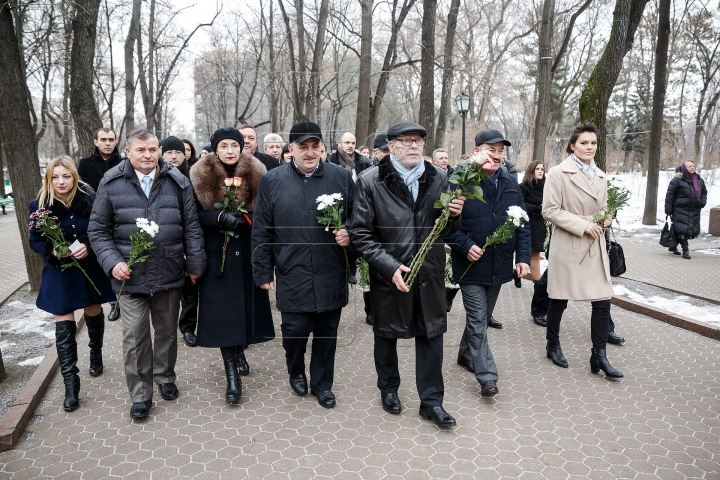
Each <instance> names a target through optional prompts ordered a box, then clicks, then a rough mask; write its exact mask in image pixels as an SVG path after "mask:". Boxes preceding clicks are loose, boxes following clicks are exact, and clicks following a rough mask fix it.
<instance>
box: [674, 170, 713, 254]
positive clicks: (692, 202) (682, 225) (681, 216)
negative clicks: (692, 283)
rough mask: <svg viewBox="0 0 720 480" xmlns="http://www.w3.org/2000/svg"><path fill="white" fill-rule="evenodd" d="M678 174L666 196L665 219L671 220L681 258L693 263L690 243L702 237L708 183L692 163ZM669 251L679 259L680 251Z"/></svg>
mask: <svg viewBox="0 0 720 480" xmlns="http://www.w3.org/2000/svg"><path fill="white" fill-rule="evenodd" d="M675 171H676V173H675V177H674V178H673V179H672V180H670V185H668V189H667V193H666V195H665V215H669V216H670V218H671V219H672V222H673V228H674V229H675V236H676V237H677V239H678V243H679V244H680V246H682V257H683V258H686V259H688V260H690V247H689V245H688V240H692V239H693V238H695V237H697V236H698V235H700V211H701V210H702V209H703V208H705V204H706V203H707V189H706V188H705V181H704V180H703V179H702V178H700V175H698V174H697V173H696V172H695V162H693V161H692V160H685V162H683V164H682V165H680V166H679V167H678V168H677V169H676V170H675ZM669 250H670V251H671V252H672V253H674V254H675V255H680V252H678V249H677V247H673V248H670V249H669Z"/></svg>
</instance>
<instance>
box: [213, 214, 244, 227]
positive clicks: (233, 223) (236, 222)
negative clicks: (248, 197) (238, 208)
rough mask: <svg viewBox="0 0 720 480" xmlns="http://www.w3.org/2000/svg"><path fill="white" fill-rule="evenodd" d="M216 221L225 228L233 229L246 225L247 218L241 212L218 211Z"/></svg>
mask: <svg viewBox="0 0 720 480" xmlns="http://www.w3.org/2000/svg"><path fill="white" fill-rule="evenodd" d="M217 223H218V225H220V226H221V227H222V228H224V229H225V230H232V231H235V230H240V228H242V227H244V226H246V225H247V220H246V219H245V216H244V215H243V214H241V213H227V212H220V215H218V219H217Z"/></svg>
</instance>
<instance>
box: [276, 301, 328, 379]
mask: <svg viewBox="0 0 720 480" xmlns="http://www.w3.org/2000/svg"><path fill="white" fill-rule="evenodd" d="M341 312H342V309H340V308H338V309H337V310H330V311H328V312H322V313H317V312H308V313H290V312H281V317H282V324H281V325H280V329H281V331H282V336H283V340H282V343H283V348H284V349H285V361H286V363H287V368H288V374H289V375H290V376H295V375H302V374H304V373H305V350H306V349H307V343H308V338H309V337H310V334H311V333H312V335H313V341H312V354H311V356H310V388H311V390H312V391H313V392H324V391H326V390H330V389H331V388H332V386H333V375H334V373H335V349H336V347H337V330H338V325H339V324H340V313H341Z"/></svg>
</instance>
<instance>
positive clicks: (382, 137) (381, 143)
mask: <svg viewBox="0 0 720 480" xmlns="http://www.w3.org/2000/svg"><path fill="white" fill-rule="evenodd" d="M387 142H388V138H387V133H385V132H380V133H378V134H377V135H375V140H374V141H373V149H375V150H387V149H388V144H387Z"/></svg>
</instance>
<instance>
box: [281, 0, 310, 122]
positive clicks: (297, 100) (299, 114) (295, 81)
mask: <svg viewBox="0 0 720 480" xmlns="http://www.w3.org/2000/svg"><path fill="white" fill-rule="evenodd" d="M300 3H301V5H302V2H300ZM278 6H279V7H280V12H281V13H282V17H283V23H284V24H285V35H286V38H287V42H288V50H289V53H290V67H291V68H290V70H291V71H292V81H291V82H290V83H291V84H292V101H293V122H299V121H301V120H303V119H304V118H305V112H303V107H304V105H305V103H304V101H303V96H302V92H301V89H300V86H301V84H302V83H303V82H304V80H302V79H301V77H302V76H303V75H300V73H299V69H300V68H302V67H301V66H300V64H301V63H302V62H303V61H304V58H303V59H302V60H300V59H298V61H296V58H295V47H294V45H293V37H292V29H291V28H290V17H288V14H287V11H285V5H284V4H283V0H278ZM298 28H299V27H298ZM298 31H299V30H298ZM298 42H300V40H298ZM302 45H303V47H302V48H303V49H304V43H303V44H302ZM303 52H304V50H303Z"/></svg>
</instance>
